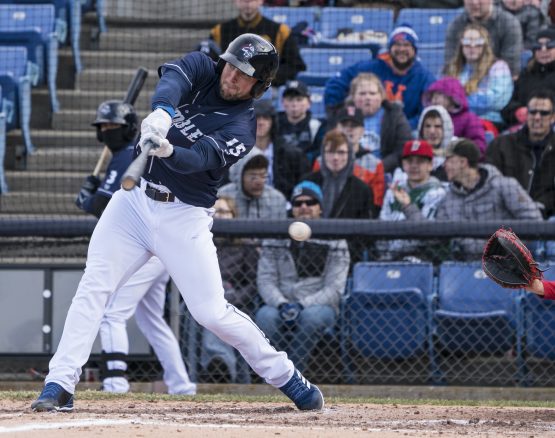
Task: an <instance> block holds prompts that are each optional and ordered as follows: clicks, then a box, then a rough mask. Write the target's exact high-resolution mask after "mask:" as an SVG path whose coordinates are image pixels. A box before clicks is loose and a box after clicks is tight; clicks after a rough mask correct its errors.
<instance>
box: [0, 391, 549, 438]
mask: <svg viewBox="0 0 555 438" xmlns="http://www.w3.org/2000/svg"><path fill="white" fill-rule="evenodd" d="M30 402H31V401H30V400H24V401H21V400H17V401H13V400H0V436H2V435H3V436H10V437H37V438H38V437H41V438H50V437H56V438H60V437H64V438H67V437H71V436H79V437H80V438H81V437H82V438H88V437H99V436H102V437H104V436H106V437H112V436H113V437H115V436H117V437H121V438H125V437H164V438H173V437H186V436H195V437H208V438H212V437H214V438H216V437H217V438H224V437H225V438H227V437H232V438H233V437H237V438H251V437H257V438H258V437H262V438H265V437H274V438H275V437H279V438H283V437H295V438H315V437H322V438H327V437H330V438H331V437H383V438H389V437H407V436H412V437H423V436H426V437H427V436H434V437H455V436H457V437H460V436H461V435H467V436H472V437H489V438H493V437H527V438H530V437H555V409H551V408H549V409H547V408H513V407H510V408H508V407H503V408H491V407H469V406H463V407H458V406H448V407H447V406H430V405H396V404H386V405H374V404H343V403H328V405H327V406H326V407H325V409H324V410H323V411H321V412H317V413H315V412H300V411H297V410H296V409H294V408H293V406H292V405H291V404H288V403H274V402H272V403H250V402H206V401H194V400H193V401H189V400H187V401H183V400H176V401H173V400H172V401H167V400H153V401H140V402H137V401H134V400H77V401H76V408H75V412H73V413H69V414H62V413H33V412H32V411H31V410H30V408H29V406H30Z"/></svg>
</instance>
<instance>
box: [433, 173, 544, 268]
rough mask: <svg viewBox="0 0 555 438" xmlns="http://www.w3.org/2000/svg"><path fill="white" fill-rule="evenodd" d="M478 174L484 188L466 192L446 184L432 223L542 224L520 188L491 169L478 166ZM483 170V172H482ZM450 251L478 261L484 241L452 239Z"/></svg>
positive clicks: (539, 215)
mask: <svg viewBox="0 0 555 438" xmlns="http://www.w3.org/2000/svg"><path fill="white" fill-rule="evenodd" d="M478 167H479V169H480V171H481V172H484V171H485V172H487V177H486V180H485V182H484V184H483V185H482V186H481V187H479V188H478V189H476V190H474V191H471V192H470V193H468V192H467V190H466V189H464V188H463V187H462V186H461V185H460V184H456V183H453V182H452V183H450V184H449V191H448V192H447V194H446V195H445V197H444V198H443V201H442V202H441V203H440V204H439V207H438V210H437V215H436V220H438V221H458V222H478V221H481V220H498V221H499V225H502V221H503V220H510V219H517V220H518V219H522V220H538V221H541V220H543V217H542V214H541V212H540V209H539V208H538V206H537V205H536V203H535V202H534V201H533V200H532V198H530V196H529V195H528V193H526V191H525V190H524V189H523V188H522V186H521V185H520V183H519V182H518V181H517V180H516V179H514V178H512V177H507V176H503V175H502V174H501V172H499V170H497V168H496V167H495V166H492V165H490V164H480V165H478ZM482 169H483V170H482ZM451 243H452V245H453V247H454V248H453V249H456V250H459V251H461V252H462V253H464V254H466V255H469V256H472V257H475V258H476V257H478V256H479V255H480V254H481V253H482V250H483V249H484V244H485V243H486V241H485V240H481V239H454V240H453V241H452V242H451Z"/></svg>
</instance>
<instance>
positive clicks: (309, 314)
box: [256, 181, 350, 372]
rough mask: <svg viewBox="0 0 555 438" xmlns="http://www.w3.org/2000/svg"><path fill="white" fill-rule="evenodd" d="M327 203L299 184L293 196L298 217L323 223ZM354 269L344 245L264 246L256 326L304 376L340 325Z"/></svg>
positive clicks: (309, 186)
mask: <svg viewBox="0 0 555 438" xmlns="http://www.w3.org/2000/svg"><path fill="white" fill-rule="evenodd" d="M323 200H324V195H323V193H322V190H321V188H320V187H319V186H318V185H317V184H315V183H314V182H310V181H302V182H300V183H299V184H297V185H296V186H295V188H294V189H293V195H292V196H291V204H292V205H293V217H294V218H295V219H296V220H302V221H304V220H308V221H313V220H318V219H320V217H321V216H322V203H323ZM349 263H350V258H349V250H348V247H347V242H346V241H345V240H327V239H326V240H321V239H315V238H310V239H309V240H307V241H305V242H296V241H293V240H289V239H288V240H265V241H264V242H263V246H262V253H261V255H260V261H259V263H258V274H257V283H258V290H259V293H260V296H261V297H262V300H263V301H264V305H263V306H262V307H261V308H260V310H258V312H257V313H256V322H257V323H258V324H259V327H260V329H261V330H262V331H263V332H264V333H265V335H266V336H267V337H268V338H269V339H270V341H272V344H273V345H275V346H277V345H280V346H282V347H283V348H284V350H285V351H286V352H287V354H288V356H289V358H290V359H291V360H292V361H294V363H295V365H296V366H297V368H299V370H301V372H302V371H303V370H305V369H306V367H307V364H308V361H309V359H310V356H311V352H312V351H313V350H314V348H315V347H316V345H317V344H318V342H319V340H320V339H321V337H322V335H323V334H324V333H325V332H326V331H327V330H331V329H332V328H333V327H334V325H335V322H336V318H337V316H338V313H339V302H340V300H341V297H342V295H343V293H344V291H345V285H346V282H347V274H348V272H349Z"/></svg>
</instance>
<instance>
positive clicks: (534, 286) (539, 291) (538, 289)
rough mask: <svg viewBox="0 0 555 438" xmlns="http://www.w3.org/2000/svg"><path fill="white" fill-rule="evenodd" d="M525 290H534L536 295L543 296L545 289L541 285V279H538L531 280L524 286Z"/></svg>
mask: <svg viewBox="0 0 555 438" xmlns="http://www.w3.org/2000/svg"><path fill="white" fill-rule="evenodd" d="M526 290H527V291H530V292H534V293H535V294H536V295H540V296H542V297H543V296H544V293H545V289H544V287H543V281H541V280H539V279H537V278H536V279H535V280H533V281H532V282H531V283H530V284H529V285H528V286H526Z"/></svg>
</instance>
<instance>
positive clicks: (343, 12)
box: [315, 7, 393, 57]
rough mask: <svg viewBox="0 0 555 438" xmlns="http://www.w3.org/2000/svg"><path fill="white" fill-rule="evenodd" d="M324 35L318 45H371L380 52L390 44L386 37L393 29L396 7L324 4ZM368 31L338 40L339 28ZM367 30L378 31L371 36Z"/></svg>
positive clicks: (322, 32)
mask: <svg viewBox="0 0 555 438" xmlns="http://www.w3.org/2000/svg"><path fill="white" fill-rule="evenodd" d="M320 29H321V38H320V39H319V41H318V42H317V44H315V45H316V46H317V47H322V48H325V47H340V48H349V49H356V48H363V47H365V48H369V49H370V50H372V54H373V56H374V57H375V56H377V55H378V54H379V53H380V52H381V50H383V48H384V47H385V46H386V45H387V37H388V34H389V32H391V30H392V29H393V11H392V10H390V9H379V8H333V7H330V8H323V9H322V15H321V17H320ZM340 30H342V31H345V30H346V31H347V33H350V32H355V33H365V34H366V35H365V38H364V39H362V40H357V39H353V38H349V39H342V40H338V39H337V35H338V32H339V31H340ZM368 31H374V32H375V33H374V34H373V35H372V36H371V37H370V36H369V35H368Z"/></svg>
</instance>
